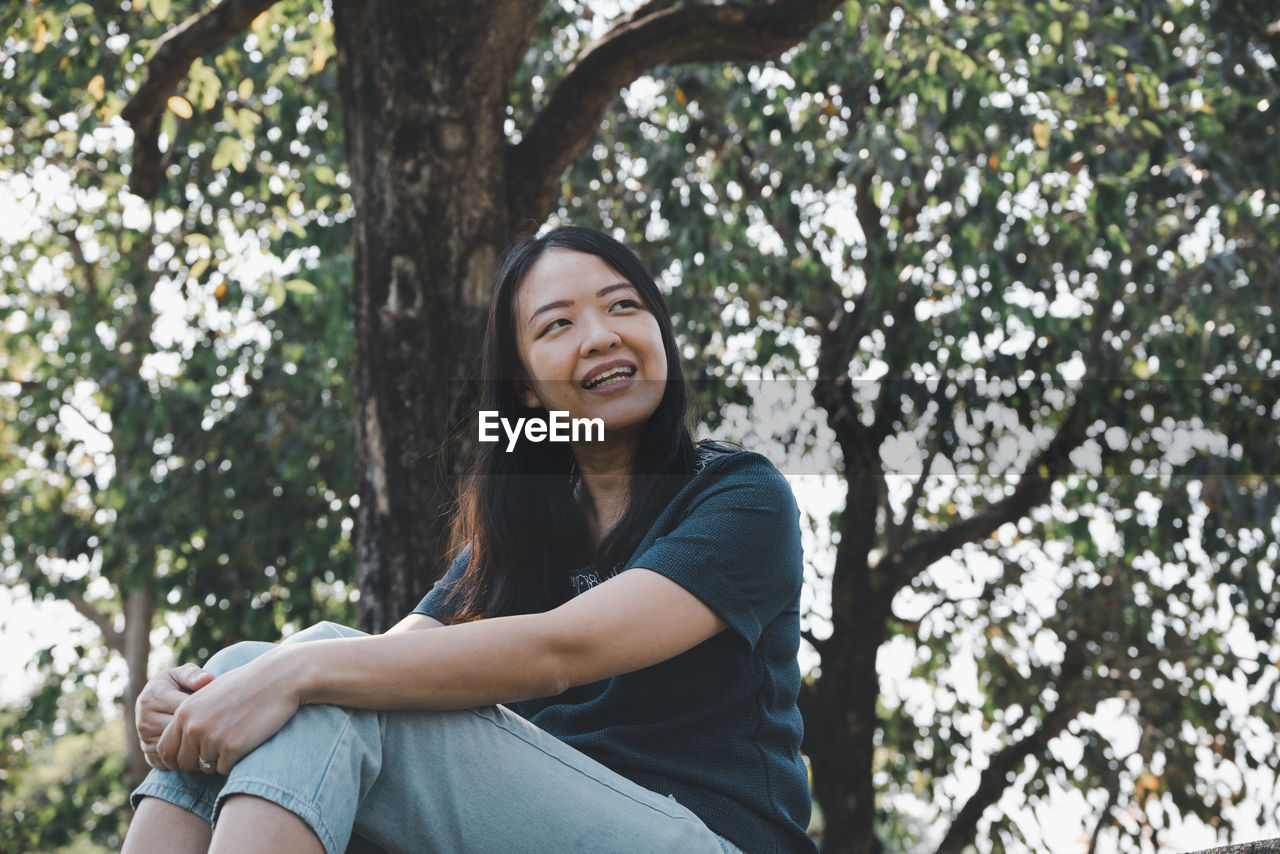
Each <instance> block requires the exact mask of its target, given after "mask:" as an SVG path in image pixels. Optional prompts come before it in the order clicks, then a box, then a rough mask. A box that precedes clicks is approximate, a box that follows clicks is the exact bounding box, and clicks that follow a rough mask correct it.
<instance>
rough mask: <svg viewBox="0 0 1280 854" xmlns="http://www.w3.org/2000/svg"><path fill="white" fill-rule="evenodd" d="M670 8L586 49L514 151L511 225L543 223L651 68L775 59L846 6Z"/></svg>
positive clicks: (654, 7) (646, 9) (658, 6)
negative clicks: (610, 118) (607, 116)
mask: <svg viewBox="0 0 1280 854" xmlns="http://www.w3.org/2000/svg"><path fill="white" fill-rule="evenodd" d="M669 5H670V4H669V3H667V2H664V0H653V2H650V3H648V4H645V5H643V6H641V7H640V8H639V9H637V10H636V11H635V12H634V13H633V14H631V15H630V16H628V17H625V18H623V19H622V20H620V21H618V22H617V23H616V24H614V26H612V27H611V28H610V29H609V31H608V32H607V33H605V34H604V35H603V36H601V37H600V38H599V39H597V40H596V41H594V42H592V43H591V44H590V45H588V46H587V47H586V48H584V49H583V51H582V54H581V55H580V56H579V57H578V58H577V60H575V61H574V63H573V65H571V66H570V67H569V70H568V71H567V72H566V73H565V76H564V78H563V79H562V80H561V81H560V84H559V85H558V86H556V88H555V91H553V92H552V93H551V96H550V98H549V99H548V100H547V103H546V106H545V107H543V108H542V110H541V111H540V112H539V113H538V115H537V116H536V117H535V118H534V120H533V122H532V123H531V124H530V125H529V128H528V130H527V131H526V133H525V134H524V136H523V138H522V140H521V142H520V143H519V144H517V145H515V146H513V147H511V148H510V149H509V150H508V152H507V181H508V196H507V204H508V214H509V216H510V221H511V222H520V221H523V220H526V219H529V218H533V219H535V220H538V221H541V220H542V219H543V218H544V217H545V216H546V214H547V213H549V212H550V210H551V207H552V205H553V204H554V203H555V199H556V195H557V192H558V188H559V185H560V177H561V176H562V175H563V174H564V171H565V169H567V168H568V167H569V165H570V164H571V163H573V162H574V161H575V160H577V159H578V157H580V156H581V155H582V153H583V152H584V151H585V150H586V148H587V145H588V144H589V143H590V141H591V140H592V139H593V138H595V135H596V133H597V131H598V129H599V123H600V116H601V115H602V114H603V113H604V110H605V108H606V107H607V106H608V105H609V103H610V102H611V101H612V100H613V99H614V98H616V97H617V95H618V92H619V90H620V89H622V87H623V86H625V85H627V84H628V83H630V82H631V81H632V80H634V79H635V78H636V77H638V76H639V75H640V74H641V73H643V72H644V71H645V70H646V69H649V68H653V67H654V66H657V65H671V64H678V63H687V62H750V61H762V60H766V59H771V58H773V57H775V56H777V55H778V54H780V53H782V52H783V51H784V50H786V49H787V48H789V47H791V46H792V45H795V44H797V43H798V42H800V41H803V40H804V38H805V37H806V36H807V35H808V34H809V32H810V31H811V30H812V29H813V28H814V27H816V26H817V25H818V24H820V23H821V22H822V21H824V20H826V19H827V18H828V17H829V16H830V15H831V14H832V12H834V11H835V9H836V8H838V7H839V6H840V5H841V0H770V1H769V2H762V3H742V2H728V3H716V4H697V5H693V6H688V7H683V8H675V9H673V8H667V7H668V6H669Z"/></svg>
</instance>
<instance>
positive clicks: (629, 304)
mask: <svg viewBox="0 0 1280 854" xmlns="http://www.w3.org/2000/svg"><path fill="white" fill-rule="evenodd" d="M618 306H622V307H623V308H639V307H640V303H638V302H636V301H635V300H633V299H631V298H629V297H628V298H627V299H620V300H618V301H617V302H615V303H614V304H613V306H612V307H613V308H617V307H618Z"/></svg>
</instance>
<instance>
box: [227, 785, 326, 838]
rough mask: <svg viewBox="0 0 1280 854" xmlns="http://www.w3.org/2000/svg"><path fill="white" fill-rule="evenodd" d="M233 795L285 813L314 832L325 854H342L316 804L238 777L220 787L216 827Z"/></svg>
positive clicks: (279, 788)
mask: <svg viewBox="0 0 1280 854" xmlns="http://www.w3.org/2000/svg"><path fill="white" fill-rule="evenodd" d="M233 795H252V796H253V797H256V798H262V799H263V800H266V801H270V802H271V803H273V804H276V805H277V806H280V807H283V808H284V809H287V810H288V811H289V812H291V813H293V814H294V815H296V816H297V817H298V818H300V819H302V820H303V821H304V822H306V823H307V826H308V827H310V828H311V829H312V830H313V831H315V834H316V836H317V837H319V839H320V844H321V845H323V846H324V850H325V851H326V852H328V854H343V850H344V849H343V848H339V847H338V841H337V838H336V837H335V836H334V834H333V832H332V831H331V830H330V829H329V827H328V825H327V824H325V821H324V817H323V816H322V815H321V814H320V810H319V808H317V807H316V805H315V804H313V803H311V802H310V801H307V800H304V799H303V798H300V797H298V795H297V794H295V793H294V792H291V791H289V790H288V789H284V788H281V787H280V786H278V785H275V784H274V783H272V782H271V781H268V780H255V779H253V778H249V779H244V778H242V777H241V778H236V779H234V780H232V781H230V782H228V783H227V785H225V786H223V787H222V791H220V792H219V793H218V800H217V803H216V804H215V806H214V809H213V816H214V822H215V823H216V822H217V816H218V813H219V812H221V811H222V806H223V804H225V803H226V800H227V798H229V797H231V796H233Z"/></svg>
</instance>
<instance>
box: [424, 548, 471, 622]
mask: <svg viewBox="0 0 1280 854" xmlns="http://www.w3.org/2000/svg"><path fill="white" fill-rule="evenodd" d="M470 560H471V546H470V544H468V545H467V546H465V547H464V548H463V549H462V552H461V553H460V554H459V555H458V556H457V557H456V558H454V559H453V563H451V564H449V571H448V572H446V573H445V574H444V575H443V576H442V577H441V578H440V580H439V581H437V582H436V583H435V584H434V585H432V587H431V589H430V590H428V591H427V595H426V596H423V597H422V601H421V602H419V603H418V607H416V608H414V609H413V613H415V614H426V615H427V616H428V617H431V618H432V619H435V620H439V621H440V622H442V623H445V622H448V620H449V618H450V617H451V616H453V613H454V611H456V610H457V607H456V605H455V604H454V603H453V602H451V601H449V594H450V593H452V592H453V589H454V587H455V586H457V584H458V580H459V579H461V578H462V576H463V573H465V572H466V571H467V563H468V562H469V561H470Z"/></svg>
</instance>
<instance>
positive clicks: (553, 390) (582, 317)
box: [516, 249, 667, 434]
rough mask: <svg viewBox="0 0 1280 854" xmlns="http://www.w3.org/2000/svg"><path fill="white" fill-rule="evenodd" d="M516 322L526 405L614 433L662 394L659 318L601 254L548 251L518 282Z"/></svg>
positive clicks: (637, 420) (632, 423)
mask: <svg viewBox="0 0 1280 854" xmlns="http://www.w3.org/2000/svg"><path fill="white" fill-rule="evenodd" d="M516 326H517V342H518V346H519V352H520V361H521V363H522V364H523V366H524V370H525V373H526V379H525V380H524V381H523V382H522V383H521V396H522V400H523V402H524V404H525V405H526V406H528V407H530V408H540V409H546V410H566V411H568V412H569V413H570V415H571V416H573V417H575V418H584V417H585V418H601V419H603V420H604V422H605V430H606V431H607V432H609V433H614V434H617V433H618V432H619V431H629V430H630V429H631V428H634V427H637V426H638V425H641V424H643V423H644V422H645V421H647V420H648V418H649V416H651V415H652V414H653V413H654V411H655V410H656V409H657V408H658V404H659V403H660V402H661V401H662V395H663V392H664V390H665V385H666V377H667V358H666V351H665V349H664V348H663V344H662V334H661V331H660V330H659V327H658V322H657V320H656V318H655V317H654V316H653V313H652V312H651V311H650V310H649V309H648V307H647V306H645V305H644V302H643V301H642V299H641V296H640V293H639V291H638V290H637V289H636V287H635V286H634V285H633V284H631V283H630V282H628V281H627V280H626V279H625V278H623V277H622V276H621V275H620V274H618V273H617V272H616V271H615V270H613V269H612V268H610V267H609V266H608V265H607V264H606V263H605V262H604V261H603V260H602V259H601V258H599V257H598V256H596V255H591V254H589V253H585V252H574V251H572V250H568V249H552V250H549V251H547V252H546V253H545V254H543V255H542V257H540V258H539V259H538V260H537V262H535V263H534V265H533V266H532V267H531V268H530V269H529V272H528V273H527V274H526V275H525V277H524V280H523V281H522V282H521V284H520V291H519V293H518V294H517V296H516Z"/></svg>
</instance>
